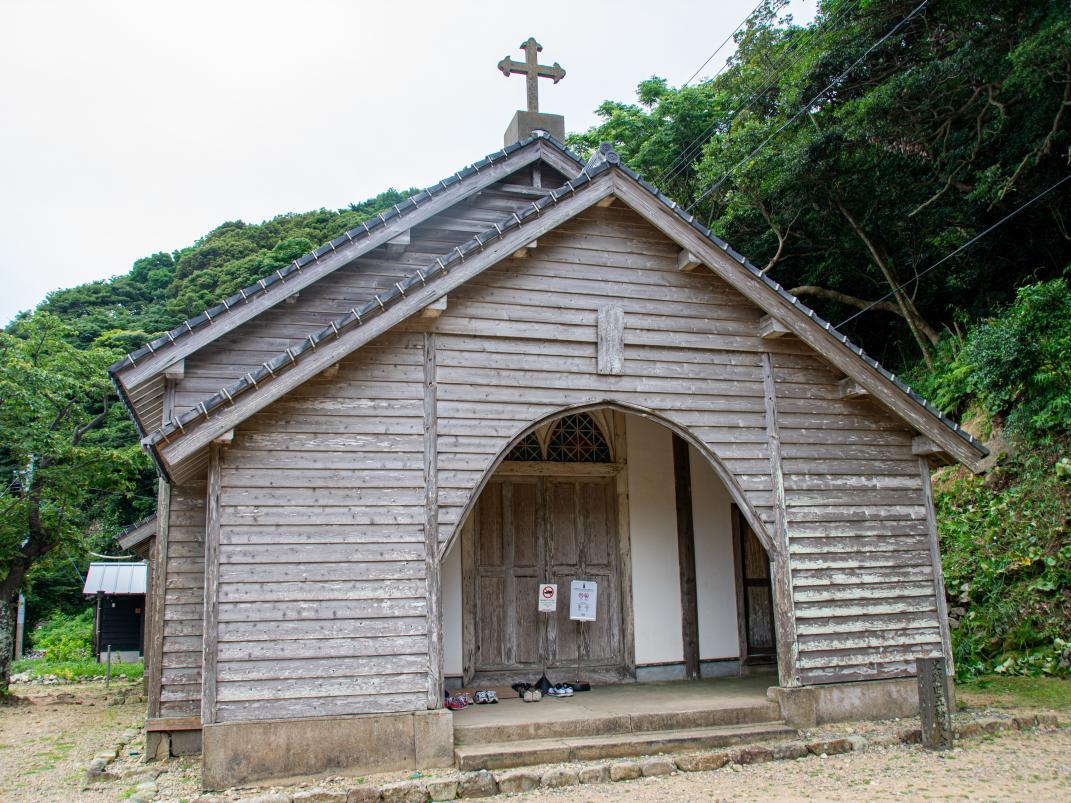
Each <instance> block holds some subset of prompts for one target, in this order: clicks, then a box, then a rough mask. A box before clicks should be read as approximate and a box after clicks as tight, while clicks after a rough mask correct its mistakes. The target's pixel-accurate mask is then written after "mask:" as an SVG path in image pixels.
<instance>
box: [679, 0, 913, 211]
mask: <svg viewBox="0 0 1071 803" xmlns="http://www.w3.org/2000/svg"><path fill="white" fill-rule="evenodd" d="M929 1H930V0H922V2H921V3H919V4H918V5H917V6H915V9H914V10H913V11H912V12H911V13H910V14H908V15H907V16H906V17H904V18H903V19H902V20H900V21H899V22H898V23H896V25H894V26H893V27H892V28H891V29H890V30H889V32H888V33H887V34H885V35H884V36H883V37H881V38H880V39H879V40H878V41H876V42H875V43H874V44H872V45H871V46H870V47H868V48H867V50H866V52H865V53H863V55H861V56H860V57H859V58H857V59H856V60H855V61H854V62H853V63H852V65H851V66H850V67H849V68H848V69H846V70H845V71H844V72H842V73H841V74H840V75H838V76H837V77H836V78H834V79H833V80H832V81H830V82H829V84H828V85H826V87H825V88H824V89H822V90H821V91H820V92H819V93H818V94H817V95H815V96H814V97H813V98H811V99H810V100H809V101H808V102H807V103H805V104H803V106H801V107H800V109H799V111H797V112H796V113H795V114H794V115H792V117H790V118H789V119H788V120H786V121H785V122H784V123H783V124H782V125H781V126H779V127H778V129H777V130H776V131H774V132H773V133H772V134H770V135H769V136H767V137H766V139H764V140H763V141H762V142H760V143H759V144H758V146H757V147H755V149H754V150H752V151H751V152H750V153H749V154H748V155H747V156H745V157H744V158H743V159H741V160H740V161H738V162H737V163H736V164H734V165H733V166H732V167H730V168H729V169H728V170H727V171H725V175H723V176H722V177H721V178H719V179H718V180H717V181H716V182H714V183H713V184H711V185H710V186H709V187H707V188H706V189H705V190H704V191H703V193H702V194H701V195H700V196H699V197H698V198H696V199H695V201H693V202H692V204H691V206H689V207H688V209H687V210H686V211H688V212H689V213H690V212H691V211H692V210H693V209H695V208H696V206H698V205H699V203H700V202H701V201H702V200H703V199H704V198H706V197H707V196H708V195H710V194H711V193H712V192H714V191H716V190H717V189H718V188H719V187H721V185H722V184H724V183H725V179H727V178H729V176H730V175H732V173H733V171H734V170H736V169H737V168H738V167H740V165H742V164H744V163H745V162H747V161H749V160H750V159H751V158H752V157H753V156H754V155H755V154H756V153H758V152H759V151H761V150H762V149H763V148H764V147H766V144H767V143H768V142H769V141H770V140H771V139H773V138H774V137H776V136H777V135H778V134H780V133H781V132H782V131H784V130H785V129H786V128H788V127H789V126H790V125H792V123H794V122H796V120H797V119H798V118H799V117H800V115H802V114H803V113H804V112H805V111H807V110H808V109H811V108H813V107H814V105H815V103H817V102H818V100H819V99H820V98H821V97H822V96H823V95H825V94H826V93H827V92H828V91H829V90H830V89H832V88H833V87H835V86H836V85H837V84H839V83H840V82H841V81H843V80H844V79H845V78H846V77H847V76H848V73H850V72H851V71H852V70H854V69H855V68H856V67H858V66H859V65H860V64H862V63H863V61H864V60H865V59H866V57H867V56H869V55H870V54H871V53H873V52H874V51H875V50H876V49H877V48H878V47H880V46H881V45H882V44H883V43H884V42H885V41H886V40H887V39H888V38H889V37H891V36H892V35H893V34H895V33H896V32H897V31H899V30H900V29H901V28H903V27H904V26H905V25H907V24H908V23H909V22H910V21H911V20H912V19H914V18H915V16H916V15H917V14H918V13H919V12H920V11H922V9H924V8H925V7H926V4H927V3H928V2H929Z"/></svg>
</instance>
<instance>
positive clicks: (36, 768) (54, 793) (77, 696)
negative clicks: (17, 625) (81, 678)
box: [0, 682, 145, 803]
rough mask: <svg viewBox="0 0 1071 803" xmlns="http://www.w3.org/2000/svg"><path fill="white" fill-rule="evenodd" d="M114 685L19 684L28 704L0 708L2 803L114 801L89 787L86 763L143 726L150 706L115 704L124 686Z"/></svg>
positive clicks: (111, 793)
mask: <svg viewBox="0 0 1071 803" xmlns="http://www.w3.org/2000/svg"><path fill="white" fill-rule="evenodd" d="M129 689H134V690H135V691H136V690H137V687H135V686H132V685H131V684H129V683H126V682H123V683H118V682H117V683H113V684H112V686H111V689H110V690H105V688H104V686H103V684H98V683H86V684H74V685H69V686H67V685H64V686H37V685H18V686H15V687H14V690H15V694H16V695H17V696H20V697H22V698H23V702H20V703H18V704H16V705H11V706H0V801H3V803H8V801H12V803H14V801H20V802H21V801H27V803H54V802H55V801H58V800H62V801H83V800H85V801H104V800H107V801H112V800H115V799H116V796H115V793H114V791H113V790H110V789H108V790H93V789H89V790H84V791H83V789H82V782H83V780H84V779H85V772H86V766H87V765H88V764H89V762H90V761H91V760H92V758H93V756H94V755H96V754H97V753H98V752H100V751H101V750H102V749H104V748H106V747H108V746H111V745H114V744H115V742H116V740H117V739H118V737H119V734H121V733H123V732H124V731H126V730H128V729H130V728H132V727H140V723H141V721H142V719H143V718H144V715H145V704H144V703H141V702H134V701H131V702H129V703H126V704H123V705H110V704H109V700H113V699H115V698H116V696H117V695H118V693H119V692H121V691H123V690H129Z"/></svg>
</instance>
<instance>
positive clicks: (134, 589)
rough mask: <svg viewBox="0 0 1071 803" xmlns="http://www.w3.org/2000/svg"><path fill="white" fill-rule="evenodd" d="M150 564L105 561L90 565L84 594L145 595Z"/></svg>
mask: <svg viewBox="0 0 1071 803" xmlns="http://www.w3.org/2000/svg"><path fill="white" fill-rule="evenodd" d="M148 577H149V564H147V563H144V562H142V561H138V562H137V563H113V562H111V561H104V562H101V563H90V564H89V571H88V572H87V573H86V583H85V586H84V587H83V588H82V593H83V594H86V595H90V596H91V595H94V594H98V593H101V594H144V593H145V589H146V588H147V587H148Z"/></svg>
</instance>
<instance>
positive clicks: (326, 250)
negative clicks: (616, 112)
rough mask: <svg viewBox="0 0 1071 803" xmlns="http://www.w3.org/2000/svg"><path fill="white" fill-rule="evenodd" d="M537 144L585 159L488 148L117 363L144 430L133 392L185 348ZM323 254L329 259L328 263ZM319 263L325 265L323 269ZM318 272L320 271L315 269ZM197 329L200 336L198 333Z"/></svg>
mask: <svg viewBox="0 0 1071 803" xmlns="http://www.w3.org/2000/svg"><path fill="white" fill-rule="evenodd" d="M532 146H535V148H537V149H539V153H540V154H541V155H543V156H544V158H546V157H547V156H550V157H551V158H553V160H554V166H555V167H557V168H558V169H560V170H562V171H563V172H565V173H566V174H568V173H570V172H573V171H575V170H576V169H578V168H579V167H581V166H582V165H583V161H582V160H581V159H580V157H578V156H577V155H576V154H574V153H573V152H572V151H570V150H569V149H568V148H567V147H566V146H565V145H564V144H562V143H560V142H558V141H557V140H555V139H553V138H552V137H550V136H549V135H546V134H542V133H540V134H534V135H532V136H529V137H527V138H525V139H523V140H521V141H520V142H516V143H514V144H512V145H508V146H506V147H504V148H502V149H501V150H498V151H495V152H494V153H491V154H488V155H487V156H485V157H484V158H483V159H480V160H478V161H476V162H474V163H472V164H471V165H468V166H466V167H463V168H462V169H460V170H458V171H456V172H454V173H452V174H451V175H449V176H447V177H446V178H444V179H442V180H441V181H439V182H438V183H437V184H434V185H432V186H430V187H427V188H426V189H424V190H422V191H421V192H418V193H417V194H416V195H413V196H411V197H410V198H408V199H406V200H404V201H402V202H400V203H397V204H395V205H394V206H393V207H391V208H390V209H388V210H386V211H384V212H382V213H380V214H378V215H376V216H375V217H373V218H371V219H370V220H367V221H365V222H364V223H362V224H361V225H360V226H357V227H354V228H353V229H350V230H349V231H347V232H344V233H343V234H341V235H340V236H338V237H336V238H335V239H333V240H331V241H330V242H327V243H324V244H323V245H321V246H320V247H319V248H316V249H315V250H313V251H311V252H309V253H308V254H305V255H304V256H302V257H300V258H299V259H295V260H294V261H293V262H291V263H290V264H289V265H287V266H285V267H283V268H279V269H278V270H276V271H274V272H272V273H270V274H268V275H267V276H264V277H262V278H261V279H259V280H258V281H257V283H256V284H253V285H250V286H249V287H246V288H243V289H241V290H239V291H238V292H237V293H235V294H233V295H231V296H230V297H228V298H225V299H223V300H222V301H220V302H219V303H218V304H217V305H215V306H214V307H211V308H209V309H207V310H205V311H204V312H202V313H201V314H200V315H197V316H195V317H193V318H190V319H188V320H186V321H184V322H183V323H181V324H179V325H178V326H177V327H175V328H174V329H171V330H170V331H167V332H165V333H164V334H162V335H160V336H159V337H157V338H155V339H154V340H151V341H150V342H148V343H146V344H145V345H144V346H142V347H141V348H139V349H137V350H135V351H133V352H131V353H130V354H127V355H126V356H125V357H123V358H122V359H121V360H119V361H118V362H116V363H114V364H113V365H111V366H110V367H109V368H108V373H109V375H110V376H111V378H112V382H113V384H114V385H115V387H116V390H117V391H118V393H119V397H120V398H121V399H122V401H123V403H124V404H125V405H126V407H127V409H128V411H129V412H130V414H131V416H132V417H133V419H134V422H135V424H136V425H137V427H138V430H139V434H141V435H142V437H144V436H145V434H146V433H145V431H144V425H143V422H142V421H141V420H140V417H139V416H138V414H137V411H136V410H135V405H134V404H133V403H132V402H131V399H130V397H129V395H128V391H129V390H130V389H131V388H132V387H134V386H138V385H141V384H143V382H144V381H146V379H147V378H148V377H149V376H154V375H156V374H158V373H159V372H161V371H162V370H163V369H164V368H166V367H167V366H168V365H169V364H171V363H173V362H176V361H177V360H179V359H181V358H182V357H183V356H185V354H188V353H192V351H193V350H196V349H199V348H201V347H203V346H205V345H207V344H208V343H209V342H211V341H212V340H214V339H215V338H217V337H219V336H220V335H222V334H225V333H226V332H227V331H230V330H231V329H233V328H234V326H237V325H239V324H241V323H244V322H245V321H247V320H249V319H250V318H251V317H255V315H257V314H259V313H260V312H261V311H263V310H264V309H267V308H268V307H270V306H273V305H274V304H275V303H278V302H279V301H282V300H283V299H284V298H286V297H287V296H289V295H292V294H293V293H295V292H297V291H298V290H300V289H301V288H302V287H304V286H306V285H307V284H310V283H311V282H312V281H316V280H317V279H319V278H321V277H322V276H323V275H326V273H328V272H330V271H332V270H334V269H335V268H337V267H341V266H342V265H343V264H346V263H348V262H350V261H352V259H355V258H357V257H358V256H359V255H360V254H361V253H363V252H364V251H367V250H369V248H371V247H375V246H378V245H380V244H381V243H380V241H381V240H382V241H385V239H387V238H389V237H391V236H394V235H396V234H398V233H401V232H403V231H405V230H406V229H407V228H409V226H408V225H407V222H408V220H407V219H408V218H413V219H414V222H419V221H416V220H415V219H416V218H417V217H418V216H417V215H415V214H414V213H415V212H416V211H417V210H419V209H423V208H426V207H427V206H428V204H429V203H430V202H433V201H436V200H438V199H440V198H441V197H446V196H450V195H452V194H453V193H454V191H455V190H456V189H457V188H458V187H459V186H460V185H462V184H464V183H465V181H466V179H470V178H472V177H475V176H479V175H480V173H481V171H482V172H484V173H485V174H487V173H488V172H489V171H491V172H493V171H495V170H496V169H497V168H498V167H499V166H500V165H502V163H503V162H512V161H514V160H513V159H512V157H513V156H514V154H517V153H519V152H520V151H523V150H525V149H526V148H529V147H532ZM548 146H549V147H548ZM535 158H537V157H536V156H535V155H534V154H533V158H532V159H531V160H529V161H534V159H535ZM520 167H523V164H516V165H515V166H514V167H513V169H520ZM509 172H512V171H509ZM362 246H363V247H362ZM338 255H342V256H344V257H345V259H335V257H336V256H338ZM321 260H323V262H322V263H321ZM329 260H330V263H329ZM318 268H320V270H317V269H318ZM313 273H315V274H316V275H315V276H313V275H311V274H313ZM195 335H197V337H194V336H195ZM191 341H196V342H191ZM139 368H142V369H144V372H143V371H139V370H138V369H139Z"/></svg>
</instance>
